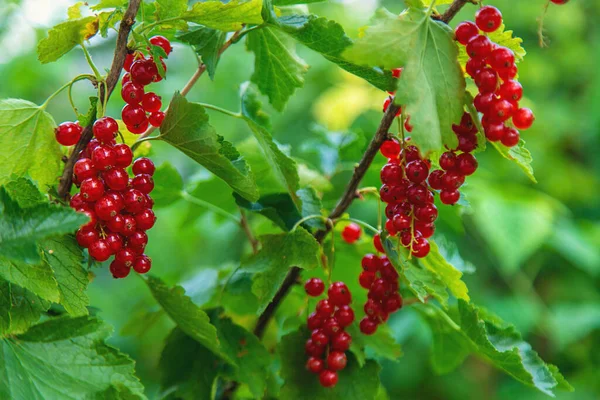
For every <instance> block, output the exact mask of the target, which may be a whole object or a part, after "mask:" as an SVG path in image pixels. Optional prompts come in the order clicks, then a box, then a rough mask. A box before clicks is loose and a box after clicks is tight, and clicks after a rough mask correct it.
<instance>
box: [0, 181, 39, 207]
mask: <svg viewBox="0 0 600 400" xmlns="http://www.w3.org/2000/svg"><path fill="white" fill-rule="evenodd" d="M4 188H5V189H6V192H7V193H8V195H9V196H10V198H11V199H13V200H14V201H16V202H17V204H18V205H19V207H20V208H29V207H34V206H38V205H41V204H42V203H45V202H47V201H48V199H47V198H46V197H44V195H42V194H41V193H40V190H39V189H38V187H37V186H36V185H35V183H34V182H33V181H32V180H31V179H28V178H22V177H21V178H17V179H15V180H11V181H9V182H8V183H7V184H6V185H4Z"/></svg>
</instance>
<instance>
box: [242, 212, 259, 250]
mask: <svg viewBox="0 0 600 400" xmlns="http://www.w3.org/2000/svg"><path fill="white" fill-rule="evenodd" d="M240 214H241V218H240V226H241V227H242V229H243V230H244V233H245V234H246V237H247V238H248V241H249V242H250V245H251V246H252V253H253V254H258V248H259V245H260V243H259V242H258V240H257V239H256V237H255V236H254V234H253V233H252V229H250V224H249V223H248V218H246V213H245V212H244V210H242V209H241V208H240Z"/></svg>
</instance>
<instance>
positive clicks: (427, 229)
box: [415, 221, 435, 238]
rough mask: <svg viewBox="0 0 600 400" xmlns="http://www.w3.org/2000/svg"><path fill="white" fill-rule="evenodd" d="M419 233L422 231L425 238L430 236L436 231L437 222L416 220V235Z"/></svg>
mask: <svg viewBox="0 0 600 400" xmlns="http://www.w3.org/2000/svg"><path fill="white" fill-rule="evenodd" d="M417 233H420V234H421V236H423V237H424V238H430V237H432V236H433V234H434V233H435V224H434V223H433V222H431V223H424V222H421V221H417V222H415V235H416V234H417Z"/></svg>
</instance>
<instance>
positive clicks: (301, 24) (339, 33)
mask: <svg viewBox="0 0 600 400" xmlns="http://www.w3.org/2000/svg"><path fill="white" fill-rule="evenodd" d="M305 2H306V1H305ZM270 22H271V23H272V24H274V26H275V27H277V28H278V29H281V30H283V31H284V32H285V33H287V34H288V35H290V36H291V37H293V38H294V39H296V40H297V41H298V42H300V43H302V44H303V45H305V46H306V47H308V48H309V49H311V50H314V51H316V52H318V53H320V54H321V55H322V56H323V57H325V58H326V59H327V60H329V61H331V62H332V63H335V64H337V65H338V66H339V67H340V68H342V69H344V70H346V71H348V72H350V73H351V74H354V75H356V76H358V77H360V78H363V79H364V80H366V81H367V82H369V83H370V84H372V85H373V86H375V87H377V88H379V89H381V90H389V91H392V90H394V89H395V88H396V80H395V79H394V78H393V77H392V73H391V72H390V71H382V70H381V69H379V68H373V67H365V66H363V65H362V64H363V60H361V61H360V62H359V63H356V64H355V63H352V62H350V61H349V60H347V59H346V58H345V57H344V55H343V53H344V51H345V50H346V49H348V48H349V47H350V46H351V45H352V39H350V38H349V37H348V36H347V35H346V32H344V28H343V27H342V26H341V25H340V24H338V23H337V22H335V21H332V20H328V19H327V18H323V17H317V16H316V15H291V16H283V17H281V18H279V19H277V20H273V21H270ZM394 68H395V67H394Z"/></svg>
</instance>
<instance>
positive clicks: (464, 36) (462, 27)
mask: <svg viewBox="0 0 600 400" xmlns="http://www.w3.org/2000/svg"><path fill="white" fill-rule="evenodd" d="M454 35H455V36H456V40H457V41H458V43H460V44H462V45H465V46H466V45H467V43H469V40H471V39H473V38H474V37H475V36H477V35H479V28H477V25H475V24H474V23H472V22H470V21H465V22H461V23H460V24H458V26H457V27H456V29H455V30H454Z"/></svg>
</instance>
